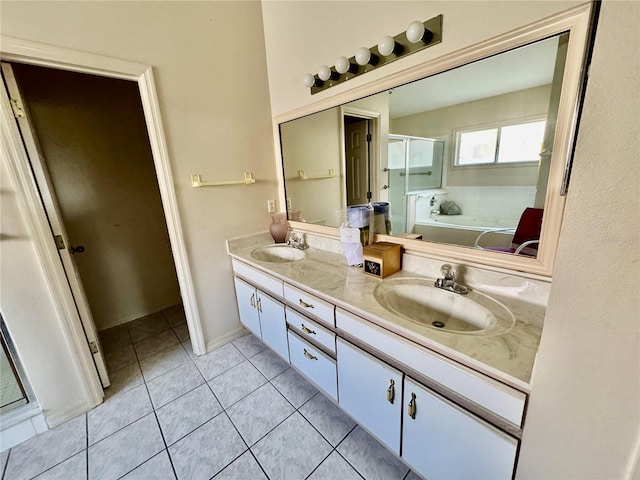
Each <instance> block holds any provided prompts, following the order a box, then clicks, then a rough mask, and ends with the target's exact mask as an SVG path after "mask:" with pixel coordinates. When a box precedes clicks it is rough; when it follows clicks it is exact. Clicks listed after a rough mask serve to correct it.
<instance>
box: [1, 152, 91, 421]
mask: <svg viewBox="0 0 640 480" xmlns="http://www.w3.org/2000/svg"><path fill="white" fill-rule="evenodd" d="M0 204H1V205H2V208H1V209H0V225H2V234H1V235H0V240H1V241H0V287H1V288H0V309H1V311H2V317H3V318H4V321H5V323H6V325H7V328H8V329H9V334H10V335H11V338H12V340H13V341H14V344H15V346H16V348H17V350H18V355H19V357H20V360H21V361H22V364H23V366H24V368H25V371H26V372H27V376H28V377H29V383H30V384H31V386H32V387H33V391H34V393H35V395H36V397H37V399H38V402H39V404H40V406H41V407H42V409H43V412H44V414H45V415H46V416H47V417H48V421H49V423H50V424H55V423H59V422H60V421H62V419H65V417H67V416H69V415H73V414H74V412H76V414H77V410H78V409H80V411H82V409H83V408H84V409H86V408H87V406H88V405H89V402H90V400H89V399H88V398H86V393H85V387H84V385H83V383H82V382H81V379H80V372H79V370H78V368H77V365H76V363H75V361H74V359H73V357H72V355H71V351H70V347H69V344H68V343H67V341H66V339H65V336H64V334H63V326H62V322H61V320H60V319H59V318H57V317H56V316H55V315H53V314H52V312H53V311H55V305H54V303H53V301H52V299H51V296H50V294H49V290H48V287H47V285H46V283H45V279H44V272H43V270H42V266H41V264H40V263H39V261H38V259H37V256H36V251H35V246H34V243H33V241H32V240H31V238H30V234H29V231H28V230H27V227H26V224H25V222H24V220H23V216H22V211H21V206H20V205H19V203H18V201H17V198H16V190H15V186H14V185H13V184H12V183H11V180H10V178H9V172H8V171H7V165H6V163H5V160H4V158H3V159H2V162H0ZM16 300H17V301H16Z"/></svg>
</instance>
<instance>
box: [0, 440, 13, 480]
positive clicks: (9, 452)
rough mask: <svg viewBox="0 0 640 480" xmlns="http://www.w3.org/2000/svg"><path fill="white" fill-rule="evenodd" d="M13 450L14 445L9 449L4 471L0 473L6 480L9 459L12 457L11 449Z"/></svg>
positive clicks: (0, 479)
mask: <svg viewBox="0 0 640 480" xmlns="http://www.w3.org/2000/svg"><path fill="white" fill-rule="evenodd" d="M12 450H13V447H10V448H9V449H8V450H7V461H6V462H5V463H4V468H3V469H2V473H1V474H0V480H4V475H5V473H6V472H7V467H8V466H9V459H10V458H11V451H12Z"/></svg>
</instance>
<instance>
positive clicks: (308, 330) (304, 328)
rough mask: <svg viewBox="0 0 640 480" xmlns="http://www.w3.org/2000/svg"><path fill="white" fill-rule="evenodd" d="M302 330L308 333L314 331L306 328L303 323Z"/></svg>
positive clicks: (310, 333) (313, 333)
mask: <svg viewBox="0 0 640 480" xmlns="http://www.w3.org/2000/svg"><path fill="white" fill-rule="evenodd" d="M302 331H303V332H304V333H306V334H308V335H315V334H316V332H314V331H313V330H311V329H310V328H307V327H305V326H304V323H303V324H302Z"/></svg>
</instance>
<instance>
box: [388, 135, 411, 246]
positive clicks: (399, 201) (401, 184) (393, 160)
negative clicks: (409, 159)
mask: <svg viewBox="0 0 640 480" xmlns="http://www.w3.org/2000/svg"><path fill="white" fill-rule="evenodd" d="M406 150H407V142H406V139H404V138H400V137H394V136H390V137H389V146H388V168H389V204H390V207H389V213H390V214H391V233H392V234H394V235H397V234H399V233H403V232H404V231H405V230H406V228H407V226H406V218H407V201H406V193H407V191H406V185H405V177H404V175H403V174H404V173H405V170H406V161H405V158H406Z"/></svg>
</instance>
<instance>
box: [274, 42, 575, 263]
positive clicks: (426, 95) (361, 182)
mask: <svg viewBox="0 0 640 480" xmlns="http://www.w3.org/2000/svg"><path fill="white" fill-rule="evenodd" d="M568 37H569V34H568V33H562V34H558V35H554V36H552V37H550V38H546V39H544V40H541V41H538V42H535V43H531V44H528V45H525V46H523V47H519V48H515V49H513V50H510V51H507V52H504V53H500V54H497V55H493V56H491V57H488V58H485V59H482V60H478V61H475V62H473V63H469V64H467V65H463V66H460V67H457V68H453V69H450V70H448V71H446V72H442V73H439V74H437V75H432V76H430V77H428V78H425V79H422V80H418V81H415V82H412V83H409V84H406V85H402V86H399V87H395V88H392V89H391V90H386V91H383V92H381V93H378V94H375V95H371V96H368V97H366V98H363V99H360V100H356V101H354V102H350V103H348V104H345V105H342V106H340V107H334V108H331V109H328V110H324V111H321V112H318V113H314V114H312V115H308V116H306V117H303V118H299V119H295V120H292V121H289V122H285V123H282V124H281V125H280V137H281V149H282V158H283V167H284V179H285V192H286V196H287V205H288V206H289V208H290V218H291V216H292V215H295V218H296V219H302V220H303V221H306V222H309V223H314V224H319V225H327V226H333V227H338V226H341V225H343V224H345V223H347V222H348V216H347V214H346V211H347V210H348V209H349V207H351V206H354V205H361V204H366V203H368V202H369V201H371V202H388V203H389V209H388V213H387V212H386V210H385V209H378V212H377V213H378V215H384V216H386V217H387V218H385V219H383V218H374V223H373V225H374V228H375V229H376V233H388V234H391V235H393V236H399V237H405V238H411V239H416V240H425V241H429V242H438V243H444V244H449V245H457V246H464V247H472V248H485V249H490V250H491V251H496V252H509V253H513V249H515V248H517V247H519V246H520V245H521V244H522V243H523V242H529V243H527V244H526V245H525V246H524V247H523V248H522V249H521V251H519V252H518V254H520V255H529V256H534V257H535V256H536V254H537V247H538V241H539V239H540V235H541V232H540V230H541V215H540V214H541V212H543V211H544V209H545V201H546V196H547V195H546V194H547V185H548V179H549V167H550V165H549V164H550V162H551V159H552V155H550V152H551V151H552V148H553V141H554V137H555V127H556V118H557V113H558V105H559V100H560V91H561V87H562V79H563V73H564V66H565V58H566V53H567V43H568ZM301 172H302V173H301ZM383 205H384V204H383ZM383 210H384V211H383ZM525 212H529V213H528V214H527V215H523V214H524V213H525ZM531 212H534V214H531ZM384 220H387V221H384ZM519 225H520V226H519Z"/></svg>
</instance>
